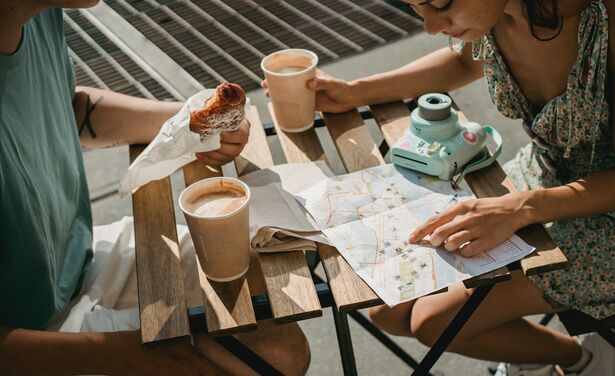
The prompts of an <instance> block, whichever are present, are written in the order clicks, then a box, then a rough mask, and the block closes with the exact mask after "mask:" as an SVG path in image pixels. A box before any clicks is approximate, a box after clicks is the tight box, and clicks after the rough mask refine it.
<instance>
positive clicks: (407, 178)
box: [296, 165, 534, 306]
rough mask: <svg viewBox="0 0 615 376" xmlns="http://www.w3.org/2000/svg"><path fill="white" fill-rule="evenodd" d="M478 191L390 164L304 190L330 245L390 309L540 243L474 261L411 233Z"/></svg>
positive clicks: (515, 244) (505, 246)
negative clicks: (413, 241)
mask: <svg viewBox="0 0 615 376" xmlns="http://www.w3.org/2000/svg"><path fill="white" fill-rule="evenodd" d="M472 197H473V196H472V195H471V194H469V193H468V192H466V191H463V190H459V189H458V190H455V189H453V188H452V187H451V184H450V182H445V181H442V180H438V179H437V178H433V177H429V176H427V175H422V174H419V173H415V172H412V171H410V170H406V169H403V168H399V167H395V166H393V165H385V166H379V167H374V168H371V169H367V170H362V171H359V172H355V173H352V174H347V175H341V176H337V177H334V178H329V179H326V180H323V181H321V182H319V183H317V184H316V185H314V186H312V187H310V188H308V189H306V190H304V191H302V192H300V193H298V194H297V195H296V198H297V199H298V200H299V201H300V202H301V203H302V204H304V206H305V208H306V209H307V210H308V211H309V213H310V214H311V215H312V216H313V218H314V220H315V222H316V223H317V225H318V226H319V228H320V229H322V230H323V233H324V234H325V235H326V236H327V238H328V240H329V242H330V243H331V244H332V245H334V246H335V247H337V249H338V250H339V252H340V253H341V254H342V256H343V257H344V258H345V259H346V261H348V263H349V264H350V266H351V267H352V268H353V269H354V270H355V271H356V272H357V273H358V274H359V276H360V277H361V278H363V280H365V282H366V283H367V284H368V285H369V286H370V287H371V288H372V289H373V290H374V292H375V293H376V294H377V295H378V296H379V297H380V298H381V299H382V300H383V301H384V302H385V303H386V304H387V305H389V306H395V305H397V304H399V303H403V302H406V301H409V300H413V299H416V298H418V297H420V296H423V295H427V294H430V293H432V292H435V291H438V290H441V289H443V288H445V287H447V286H448V285H450V284H452V283H455V282H459V281H462V280H465V279H468V278H471V277H474V276H478V275H481V274H484V273H487V272H490V271H492V270H495V269H498V268H500V267H502V266H505V265H507V264H509V263H511V262H513V261H516V260H519V259H521V258H523V257H525V256H526V255H528V254H530V253H531V252H532V251H533V250H534V248H532V247H531V246H529V245H528V244H526V243H525V242H524V241H523V240H521V239H520V238H519V237H517V236H513V237H511V238H510V239H508V240H507V241H505V242H504V243H502V244H501V245H499V246H498V247H495V248H494V249H491V250H489V251H487V252H483V253H481V254H479V255H476V256H474V257H471V258H465V257H463V256H461V255H459V253H457V252H449V251H447V250H445V249H444V248H441V247H432V246H430V245H429V244H428V243H427V242H423V243H422V244H410V243H409V242H408V236H409V235H410V233H411V232H412V231H413V230H414V229H415V228H417V227H418V226H419V225H420V224H422V223H424V222H425V221H426V220H427V219H428V218H430V217H431V216H433V215H434V214H436V213H438V212H440V211H442V210H444V209H445V208H447V207H448V206H451V205H453V204H455V203H457V202H460V201H463V200H468V199H470V198H472Z"/></svg>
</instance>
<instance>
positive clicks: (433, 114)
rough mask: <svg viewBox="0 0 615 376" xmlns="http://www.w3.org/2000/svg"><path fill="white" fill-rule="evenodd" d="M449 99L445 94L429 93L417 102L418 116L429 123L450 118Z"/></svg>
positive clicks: (450, 102)
mask: <svg viewBox="0 0 615 376" xmlns="http://www.w3.org/2000/svg"><path fill="white" fill-rule="evenodd" d="M451 104H452V101H451V98H450V97H449V96H447V95H445V94H439V93H429V94H425V95H423V96H421V97H420V98H419V101H418V105H419V115H420V116H421V117H422V118H423V119H425V120H429V121H441V120H445V119H448V118H449V117H450V116H451Z"/></svg>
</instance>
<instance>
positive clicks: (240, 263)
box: [179, 177, 250, 282]
mask: <svg viewBox="0 0 615 376" xmlns="http://www.w3.org/2000/svg"><path fill="white" fill-rule="evenodd" d="M249 202H250V188H248V186H247V185H246V184H245V183H244V182H242V181H241V180H237V179H234V178H227V177H215V178H209V179H204V180H201V181H198V182H196V183H194V184H192V185H190V186H189V187H187V188H186V189H184V191H183V192H182V193H181V195H180V196H179V206H180V208H181V210H182V211H183V212H184V217H185V218H186V223H187V224H188V229H189V230H190V235H191V236H192V240H193V242H194V248H195V250H196V254H197V256H198V260H199V263H200V264H201V267H202V268H203V271H204V272H205V275H206V276H207V277H208V278H209V279H211V280H214V281H217V282H228V281H232V280H235V279H237V278H239V277H241V276H242V275H244V274H245V273H246V272H247V271H248V267H249V266H250V228H249V227H250V223H249V211H248V210H249Z"/></svg>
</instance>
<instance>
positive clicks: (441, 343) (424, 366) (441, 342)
mask: <svg viewBox="0 0 615 376" xmlns="http://www.w3.org/2000/svg"><path fill="white" fill-rule="evenodd" d="M493 286H494V285H487V286H480V287H477V288H476V289H475V290H474V292H473V293H472V295H470V298H469V299H468V301H467V302H465V304H464V305H463V306H462V307H461V309H460V310H459V312H457V314H456V315H455V317H453V320H452V321H451V323H450V324H449V325H448V326H447V327H446V329H444V332H442V334H441V335H440V337H439V338H438V340H437V341H436V343H435V344H434V345H433V346H432V347H431V349H429V352H428V353H427V355H425V357H424V358H423V360H421V363H420V364H419V365H418V367H416V368H415V369H414V372H412V375H413V376H422V375H427V374H428V373H429V370H430V369H431V367H433V365H434V364H435V363H436V362H437V361H438V359H439V358H440V356H441V355H442V353H444V351H445V350H446V348H447V347H448V345H450V344H451V342H452V341H453V339H454V338H455V336H456V335H457V333H459V331H460V330H461V328H463V326H464V325H465V323H466V322H467V321H468V319H469V318H470V316H472V313H474V311H475V310H476V308H478V306H479V305H480V303H482V301H483V300H484V299H485V297H486V296H487V294H488V293H489V291H491V289H492V288H493Z"/></svg>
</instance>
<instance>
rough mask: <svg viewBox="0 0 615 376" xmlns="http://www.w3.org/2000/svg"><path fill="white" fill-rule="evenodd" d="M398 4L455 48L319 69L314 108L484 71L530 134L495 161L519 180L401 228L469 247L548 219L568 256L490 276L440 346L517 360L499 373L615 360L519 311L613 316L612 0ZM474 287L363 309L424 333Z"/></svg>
mask: <svg viewBox="0 0 615 376" xmlns="http://www.w3.org/2000/svg"><path fill="white" fill-rule="evenodd" d="M406 3H407V4H408V5H410V6H411V7H412V8H413V9H414V11H415V12H416V13H417V14H419V15H420V16H422V17H423V19H424V22H425V30H426V31H427V32H428V33H430V34H437V33H443V34H445V35H448V36H449V37H451V38H455V39H459V40H461V41H462V42H464V43H466V44H467V45H466V47H465V48H459V49H455V48H451V49H443V50H440V51H436V52H434V53H432V54H430V55H428V56H426V57H423V58H421V59H419V60H416V61H414V62H412V63H410V64H408V65H406V66H404V67H402V68H399V69H396V70H393V71H390V72H386V73H382V74H377V75H374V76H370V77H366V78H362V79H358V80H355V81H351V82H346V81H342V80H339V79H335V78H332V77H330V76H327V75H325V74H324V73H322V72H321V73H319V75H318V77H317V78H316V79H314V80H313V81H311V82H309V86H310V87H311V88H312V89H313V90H315V91H316V92H317V107H318V108H319V109H320V110H323V111H329V112H340V111H345V110H348V109H351V108H355V107H358V106H362V105H368V104H373V103H383V102H387V101H392V100H399V99H402V98H417V97H418V96H420V95H421V94H424V93H427V92H433V91H439V92H447V91H451V90H454V89H457V88H459V87H461V86H463V85H465V84H467V83H470V82H472V81H474V80H477V79H479V78H481V77H485V79H486V80H487V83H488V87H489V92H490V94H491V98H492V101H493V103H494V105H495V106H496V107H497V108H498V110H500V111H501V112H502V113H503V114H504V115H505V116H508V117H511V118H520V119H522V120H523V128H524V130H525V131H526V132H527V133H528V134H529V135H530V137H531V138H532V142H531V143H530V144H529V145H527V146H526V147H524V148H523V149H521V150H520V151H519V153H518V154H517V156H516V158H515V159H514V160H512V161H510V162H509V163H508V164H507V165H506V166H505V168H506V171H507V173H508V174H509V176H510V177H511V179H512V180H513V182H514V183H515V184H516V185H517V186H518V188H519V190H520V191H519V192H516V193H511V194H508V195H505V196H502V197H497V198H485V199H478V200H474V201H469V202H465V203H462V204H459V205H457V206H455V207H452V208H451V209H449V210H448V211H446V212H443V213H441V214H439V215H437V216H435V217H434V218H432V219H431V220H430V221H428V222H427V223H426V224H424V225H423V226H421V227H420V228H418V229H417V230H416V231H415V232H414V233H413V234H411V235H410V240H412V241H418V240H420V239H422V238H423V237H425V236H427V235H430V241H431V242H432V244H434V245H444V247H445V248H446V249H448V250H449V251H451V252H460V253H461V254H462V255H464V256H471V255H474V254H477V253H478V252H480V251H482V250H485V249H489V248H490V247H493V246H495V245H497V244H499V243H501V242H502V241H504V240H505V239H507V238H508V237H509V236H511V235H512V234H513V233H514V232H515V231H516V230H518V229H520V228H521V227H524V226H526V225H528V224H531V223H544V224H547V223H552V225H550V226H549V227H548V228H549V231H550V233H551V235H552V236H553V238H554V239H555V241H556V242H557V244H558V245H559V246H560V248H561V249H562V251H563V252H564V253H565V255H566V257H567V258H568V260H569V266H568V268H566V269H564V270H560V271H556V272H551V273H544V274H541V275H539V276H530V277H527V276H525V275H523V274H522V273H521V272H513V277H512V280H511V281H509V282H505V283H499V284H497V285H496V286H495V287H494V288H493V290H492V291H491V292H490V294H489V295H488V296H487V298H486V299H485V301H483V303H482V304H481V305H480V307H479V308H478V310H477V311H476V312H475V313H474V315H473V316H472V317H471V319H470V320H469V321H468V323H467V324H466V325H465V326H464V328H463V329H462V330H461V332H460V333H459V335H458V336H457V337H456V338H455V340H454V341H453V343H452V344H451V346H450V347H449V350H450V351H453V352H457V353H460V354H463V355H466V356H470V357H474V358H479V359H485V360H496V361H504V362H509V363H515V364H516V365H514V366H513V365H508V367H507V371H508V374H524V375H543V374H544V375H547V374H550V373H551V372H552V371H553V366H552V365H555V364H559V365H560V366H561V367H562V368H563V369H564V371H566V372H568V373H573V374H577V373H578V374H611V372H615V371H613V370H608V371H607V372H609V373H603V372H602V371H599V368H597V367H599V365H597V364H596V363H597V359H595V358H596V355H597V354H592V353H591V351H588V349H585V348H583V347H582V346H580V345H579V343H578V342H577V341H576V340H575V339H574V338H572V337H570V336H568V335H566V334H563V333H560V332H556V331H553V330H551V329H549V328H546V327H544V326H541V325H538V324H537V323H534V322H531V321H528V320H525V319H523V317H524V316H527V315H532V314H540V313H551V312H557V311H560V310H563V309H570V308H573V309H577V310H580V311H582V312H585V313H587V314H589V315H591V316H594V317H596V318H598V319H602V318H606V317H609V316H613V315H614V314H615V274H614V273H615V260H614V256H615V152H614V149H613V140H614V137H615V134H614V130H613V126H612V123H611V113H612V103H611V101H610V98H609V93H610V92H612V91H613V83H612V76H613V70H614V69H615V68H614V66H615V65H614V64H613V58H614V57H615V52H614V51H615V48H614V47H615V46H614V45H613V42H612V41H613V40H615V37H611V38H609V36H610V35H609V34H610V31H609V19H608V14H609V13H610V14H615V1H613V0H603V1H599V0H559V1H558V0H546V1H545V0H543V1H540V0H489V1H484V0H427V1H424V0H407V1H406ZM611 29H613V30H615V27H613V28H611ZM611 34H615V31H613V32H611ZM609 63H610V64H609ZM264 86H265V87H266V82H265V83H264ZM471 292H472V291H471V290H468V289H466V288H465V287H464V286H463V285H462V284H459V285H455V286H453V287H451V288H449V291H448V292H446V293H442V294H436V295H431V296H426V297H423V298H419V299H417V300H416V301H414V302H409V303H405V304H400V305H398V306H396V307H394V308H388V307H386V306H380V307H376V308H374V309H372V310H371V311H370V315H371V317H372V320H373V321H374V322H375V324H376V325H378V326H379V327H380V328H382V329H383V330H385V331H387V332H389V333H391V334H394V335H404V336H414V337H416V338H418V339H419V340H420V341H421V342H423V343H425V344H427V345H432V344H433V343H434V341H435V340H436V339H437V338H438V336H439V335H440V333H441V332H442V330H443V328H444V327H445V326H446V325H447V324H448V323H449V322H450V320H451V318H452V317H453V316H454V315H455V314H456V312H457V311H458V309H459V307H461V305H463V303H464V302H465V301H466V300H467V298H468V296H469V295H470V294H471ZM592 358H593V359H592ZM538 365H545V366H538ZM524 369H525V370H524ZM528 369H531V371H528Z"/></svg>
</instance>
